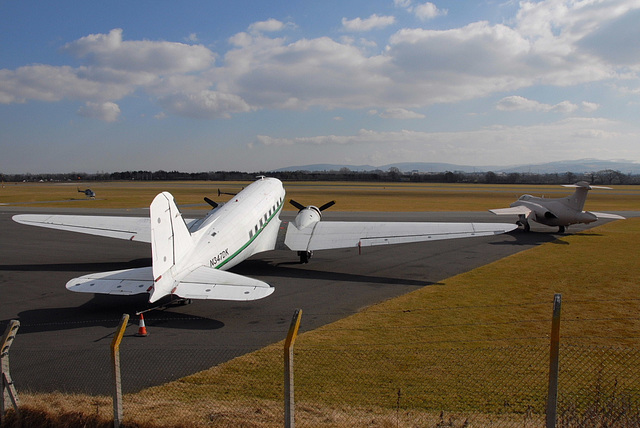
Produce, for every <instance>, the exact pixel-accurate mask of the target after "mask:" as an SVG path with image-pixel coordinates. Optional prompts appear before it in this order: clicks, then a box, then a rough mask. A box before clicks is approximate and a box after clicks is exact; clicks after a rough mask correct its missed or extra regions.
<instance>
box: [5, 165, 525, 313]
mask: <svg viewBox="0 0 640 428" xmlns="http://www.w3.org/2000/svg"><path fill="white" fill-rule="evenodd" d="M205 201H206V202H207V203H209V204H210V205H211V206H212V207H213V209H212V210H211V211H209V213H208V214H207V215H206V216H205V217H204V218H201V219H196V220H188V219H186V220H185V219H183V218H182V214H181V213H180V211H179V210H178V207H177V206H176V203H175V201H174V198H173V196H172V195H171V194H170V193H169V192H162V193H160V194H159V195H157V196H156V197H155V199H154V200H153V202H152V203H151V207H150V217H146V218H135V217H109V216H76V215H43V214H20V215H15V216H13V220H15V221H16V222H18V223H21V224H28V225H33V226H40V227H48V228H53V229H61V230H68V231H73V232H81V233H87V234H92V235H99V236H108V237H112V238H120V239H127V240H131V241H143V242H149V243H151V255H152V266H150V267H145V268H136V269H126V270H119V271H113V272H103V273H95V274H89V275H84V276H82V277H80V278H75V279H72V280H70V281H69V282H68V283H67V285H66V287H67V289H69V290H71V291H78V292H84V293H103V294H121V295H131V294H141V293H149V294H150V296H149V302H155V301H157V300H159V299H160V298H162V297H165V296H169V295H175V296H178V297H181V298H183V299H217V300H255V299H260V298H263V297H266V296H268V295H270V294H271V293H272V292H273V290H274V289H273V288H272V287H271V286H270V285H269V284H267V283H265V282H262V281H260V280H257V279H253V278H249V277H246V276H242V275H238V274H235V273H231V272H225V271H226V270H227V269H229V268H231V267H233V266H235V265H237V264H238V263H240V262H242V261H243V260H245V259H247V258H248V257H251V256H252V255H254V254H257V253H260V252H263V251H269V250H273V249H276V246H277V245H276V244H277V242H278V233H279V232H280V212H281V211H282V208H283V206H284V203H285V190H284V187H283V185H282V182H281V181H280V180H278V179H275V178H265V177H260V178H259V180H257V181H255V182H253V183H252V184H250V185H249V186H247V187H246V188H245V189H243V190H242V191H241V192H239V193H238V194H235V195H233V197H232V198H231V199H230V200H229V201H228V202H226V203H224V204H218V203H216V202H214V201H212V200H210V199H209V198H205ZM291 203H292V204H294V206H296V207H297V208H298V209H299V210H300V211H299V212H298V214H297V215H296V217H295V219H294V220H293V221H291V222H289V224H288V226H287V230H286V236H285V240H284V244H285V245H286V246H287V247H288V248H289V249H291V250H293V251H297V252H298V255H299V256H300V259H301V261H302V262H307V261H308V260H309V257H310V256H311V254H312V253H313V251H314V250H324V249H333V248H347V247H361V246H372V245H383V244H401V243H408V242H421V241H435V240H440V239H453V238H466V237H474V236H489V235H497V234H500V233H505V232H509V231H511V230H513V229H515V228H516V226H515V225H512V224H505V223H418V222H404V223H403V222H396V223H394V222H376V223H371V222H337V221H336V222H324V221H320V219H321V217H322V214H321V211H322V210H323V209H326V208H328V207H329V206H330V205H332V203H327V204H325V205H323V206H322V207H321V208H317V207H315V206H311V205H310V206H304V205H301V204H299V203H297V202H295V201H292V202H291Z"/></svg>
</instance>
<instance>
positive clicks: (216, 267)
mask: <svg viewBox="0 0 640 428" xmlns="http://www.w3.org/2000/svg"><path fill="white" fill-rule="evenodd" d="M283 205H284V198H282V202H281V203H280V205H278V207H277V208H276V210H275V212H274V213H273V214H272V215H271V217H269V219H267V222H266V223H265V224H264V225H263V226H262V227H261V228H260V229H258V231H257V232H256V233H255V234H254V235H253V237H251V239H249V240H248V241H247V242H246V243H245V244H244V245H243V246H241V247H240V249H238V251H236V252H235V253H233V254H231V256H230V257H227V258H226V259H225V260H224V261H222V262H220V263H219V264H217V265H216V266H215V268H214V269H220V268H221V267H222V266H224V265H226V264H227V263H229V262H230V261H231V260H233V259H234V258H235V257H236V256H237V255H238V254H240V253H241V252H243V251H244V250H245V249H246V248H247V247H248V246H249V245H251V243H252V242H253V241H255V240H256V238H257V237H258V236H260V234H261V233H262V231H263V230H264V229H265V228H266V227H267V226H268V225H269V223H271V220H272V219H273V218H274V217H275V216H276V214H278V213H279V212H280V210H281V209H282V206H283Z"/></svg>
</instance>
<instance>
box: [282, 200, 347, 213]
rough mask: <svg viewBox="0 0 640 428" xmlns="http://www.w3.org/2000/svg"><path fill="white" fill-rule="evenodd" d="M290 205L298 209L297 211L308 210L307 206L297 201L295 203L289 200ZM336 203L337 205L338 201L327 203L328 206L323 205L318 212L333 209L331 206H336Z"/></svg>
mask: <svg viewBox="0 0 640 428" xmlns="http://www.w3.org/2000/svg"><path fill="white" fill-rule="evenodd" d="M289 203H290V204H291V205H293V206H294V207H296V208H297V209H299V210H303V209H305V208H307V207H306V206H304V205H302V204H301V203H300V202H296V201H294V200H293V199H290V200H289ZM335 203H336V201H329V202H327V203H326V204H324V205H322V206H321V207H318V210H320V211H324V210H326V209H327V208H329V207H331V206H333V205H335Z"/></svg>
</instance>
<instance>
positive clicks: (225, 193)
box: [218, 189, 237, 196]
mask: <svg viewBox="0 0 640 428" xmlns="http://www.w3.org/2000/svg"><path fill="white" fill-rule="evenodd" d="M220 195H231V196H235V195H237V193H229V192H222V191H220V189H218V196H220Z"/></svg>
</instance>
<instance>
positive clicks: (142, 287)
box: [66, 266, 275, 300]
mask: <svg viewBox="0 0 640 428" xmlns="http://www.w3.org/2000/svg"><path fill="white" fill-rule="evenodd" d="M153 284H154V282H153V271H152V268H151V267H144V268H137V269H126V270H118V271H112V272H101V273H92V274H89V275H84V276H81V277H80V278H74V279H72V280H71V281H69V282H68V283H67V285H66V287H67V289H68V290H70V291H76V292H80V293H97V294H119V295H133V294H141V293H148V292H149V291H150V289H151V287H153ZM274 290H275V289H274V288H273V287H271V286H269V284H267V283H266V282H262V281H259V280H257V279H253V278H249V277H246V276H242V275H238V274H234V273H231V272H225V271H221V270H218V269H214V268H210V267H207V266H201V267H199V268H197V269H195V270H194V271H192V272H190V273H188V274H187V275H185V276H184V277H183V278H182V279H181V280H180V281H178V285H177V286H176V287H175V288H174V289H173V291H172V293H171V294H175V295H177V296H179V297H182V298H185V299H210V300H211V299H213V300H255V299H261V298H263V297H266V296H268V295H270V294H271V293H273V291H274Z"/></svg>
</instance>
